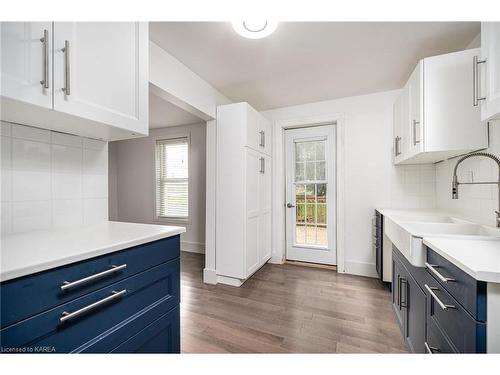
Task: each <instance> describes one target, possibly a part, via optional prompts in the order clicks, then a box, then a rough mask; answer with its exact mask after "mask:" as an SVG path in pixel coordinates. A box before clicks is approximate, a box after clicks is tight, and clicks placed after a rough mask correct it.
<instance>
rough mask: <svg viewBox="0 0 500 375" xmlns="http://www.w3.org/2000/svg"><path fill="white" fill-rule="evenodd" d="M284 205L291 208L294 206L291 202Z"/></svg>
mask: <svg viewBox="0 0 500 375" xmlns="http://www.w3.org/2000/svg"><path fill="white" fill-rule="evenodd" d="M286 206H287V207H288V208H293V207H295V205H294V204H291V203H287V204H286Z"/></svg>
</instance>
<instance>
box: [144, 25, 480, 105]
mask: <svg viewBox="0 0 500 375" xmlns="http://www.w3.org/2000/svg"><path fill="white" fill-rule="evenodd" d="M149 32H150V39H151V40H152V41H153V42H155V43H157V44H158V45H159V46H160V47H162V48H163V49H165V50H166V51H168V52H169V53H171V54H172V55H173V56H175V57H176V58H177V59H179V60H180V61H181V62H183V63H184V64H185V65H186V66H188V67H189V68H191V70H193V71H194V72H195V73H197V74H198V75H200V76H201V77H202V78H203V79H205V80H206V81H208V82H209V83H211V84H212V85H213V86H214V87H215V88H217V89H218V90H219V91H220V92H222V93H223V94H224V95H225V96H227V97H228V98H230V99H231V100H233V101H235V102H236V101H247V102H249V103H250V104H251V105H253V106H254V107H256V108H257V109H259V110H264V109H270V108H277V107H283V106H289V105H295V104H303V103H310V102H315V101H320V100H327V99H334V98H340V97H346V96H353V95H361V94H368V93H373V92H378V91H384V90H391V89H396V88H400V87H402V86H403V85H404V83H405V82H406V80H407V78H408V76H409V74H410V73H411V71H412V69H413V68H414V66H415V65H416V63H417V61H418V60H419V59H421V58H423V57H426V56H432V55H438V54H442V53H447V52H452V51H458V50H461V49H464V48H465V47H466V46H467V45H468V44H469V42H471V41H472V39H473V38H474V37H475V36H476V35H477V34H478V33H479V32H480V24H479V23H478V22H424V23H408V22H407V23H405V22H400V23H390V22H380V23H374V22H360V23H355V22H287V23H281V24H280V25H279V26H278V29H277V30H276V31H275V32H274V33H273V34H272V35H271V36H269V37H267V38H265V39H260V40H251V39H244V38H242V37H240V36H238V35H237V34H236V33H235V32H234V31H233V30H232V27H231V24H230V23H226V22H152V23H150V29H149Z"/></svg>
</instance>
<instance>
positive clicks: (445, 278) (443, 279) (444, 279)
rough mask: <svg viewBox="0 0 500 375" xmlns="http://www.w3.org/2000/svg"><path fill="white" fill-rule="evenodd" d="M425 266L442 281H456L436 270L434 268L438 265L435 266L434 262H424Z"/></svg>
mask: <svg viewBox="0 0 500 375" xmlns="http://www.w3.org/2000/svg"><path fill="white" fill-rule="evenodd" d="M425 266H426V267H427V269H429V270H430V271H431V272H432V273H433V274H434V275H436V276H437V278H438V279H439V280H441V281H442V282H443V283H449V282H450V281H457V280H455V279H452V278H450V277H444V276H443V275H441V274H440V273H439V272H438V270H437V269H436V268H438V267H439V266H436V265H435V264H429V263H427V262H425Z"/></svg>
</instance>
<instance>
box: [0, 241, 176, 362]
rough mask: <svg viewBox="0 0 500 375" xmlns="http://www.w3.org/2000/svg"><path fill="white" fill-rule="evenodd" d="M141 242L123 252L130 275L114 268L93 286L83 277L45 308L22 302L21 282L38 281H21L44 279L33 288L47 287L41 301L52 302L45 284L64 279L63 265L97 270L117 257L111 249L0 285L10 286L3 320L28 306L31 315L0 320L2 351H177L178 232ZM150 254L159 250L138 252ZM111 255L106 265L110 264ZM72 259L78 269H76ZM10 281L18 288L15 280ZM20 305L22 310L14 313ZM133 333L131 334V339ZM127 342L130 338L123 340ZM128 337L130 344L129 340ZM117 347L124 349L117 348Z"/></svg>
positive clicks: (30, 287)
mask: <svg viewBox="0 0 500 375" xmlns="http://www.w3.org/2000/svg"><path fill="white" fill-rule="evenodd" d="M172 239H174V240H172ZM147 245H148V244H145V245H140V246H137V247H134V248H130V249H127V250H125V251H122V254H123V256H126V258H127V261H128V263H127V268H128V269H129V270H133V271H134V273H133V274H130V273H127V274H126V275H122V274H119V275H116V276H115V275H112V276H111V277H109V278H106V279H105V280H103V279H98V280H96V282H95V284H93V283H89V284H87V285H85V286H84V287H83V288H82V289H78V290H75V294H74V295H73V298H69V297H67V296H64V297H62V298H60V299H59V301H60V302H63V303H57V304H56V303H54V304H53V305H52V306H49V308H48V309H46V308H45V306H46V304H47V302H45V303H38V302H37V303H36V304H35V307H38V310H35V311H33V309H34V307H33V306H30V307H24V306H25V305H29V304H30V303H31V300H30V299H29V298H27V296H25V295H23V293H22V292H21V291H22V287H23V286H24V287H26V288H27V290H28V292H29V291H31V290H35V289H36V288H39V287H40V285H37V284H34V283H31V282H27V281H26V280H29V279H30V278H33V279H32V280H43V288H42V289H40V290H47V293H49V294H50V295H49V296H48V298H47V301H49V302H50V301H54V299H55V298H59V297H57V296H56V294H54V293H53V292H52V290H56V289H59V290H60V285H61V283H62V282H63V281H64V280H65V279H67V278H68V271H67V269H71V273H73V274H75V275H83V276H89V274H88V271H89V265H90V268H91V269H94V268H95V269H96V270H97V271H99V269H101V266H102V265H105V264H113V263H115V261H116V259H117V258H118V259H119V256H117V255H116V254H114V253H113V254H108V255H105V256H102V257H98V258H95V259H92V260H88V261H84V262H79V263H75V264H72V265H68V266H65V267H60V268H57V269H53V270H48V271H44V272H42V273H39V274H37V275H34V276H28V277H23V278H20V279H18V280H16V279H14V280H10V281H8V282H7V283H6V285H4V284H1V286H0V287H1V292H2V294H3V291H4V288H6V289H7V290H8V291H9V293H7V296H8V298H6V297H5V295H3V296H2V304H5V303H7V304H9V307H8V308H6V311H8V313H9V315H8V318H7V319H6V320H2V323H8V322H10V321H12V320H16V318H15V317H18V316H21V315H25V314H26V313H27V312H30V316H28V317H25V318H24V319H22V320H19V321H17V322H15V323H11V324H5V325H2V328H1V330H0V345H1V351H2V352H4V353H5V352H20V353H37V352H49V353H109V352H113V351H119V352H134V351H142V352H151V353H178V352H179V345H178V342H179V338H178V337H179V332H180V324H179V302H180V258H179V254H180V252H179V251H180V249H179V236H175V237H172V238H167V239H164V240H159V241H155V242H153V243H151V244H149V245H150V246H152V249H153V250H154V251H152V250H151V248H148V246H147ZM135 252H137V253H136V254H135ZM157 252H159V253H164V254H163V255H162V254H154V255H153V256H152V258H151V259H148V260H145V259H143V257H144V254H146V255H150V254H153V253H157ZM141 253H142V254H143V256H142V257H141ZM123 256H122V257H123ZM110 259H111V262H113V263H109V262H110ZM122 259H123V258H122ZM79 265H81V266H82V267H83V268H84V270H85V271H81V270H78V266H79ZM95 265H97V266H95ZM124 276H126V277H124ZM16 281H17V282H19V283H20V285H21V286H18V285H16ZM50 281H52V284H53V287H52V286H51V284H50ZM15 290H17V291H18V293H17V294H13V293H12V291H15ZM70 295H71V294H70ZM38 300H40V301H42V300H43V298H41V297H38V298H37V301H38ZM42 306H43V308H44V309H43V310H41V308H42ZM19 311H21V312H22V314H19ZM167 323H168V324H167ZM133 338H135V339H134V340H132V339H133ZM131 340H132V341H131ZM127 342H128V343H129V344H127V345H125V343H127ZM132 342H135V343H136V345H135V346H134V345H133V344H132ZM139 342H141V344H139ZM122 345H124V346H122ZM120 347H122V348H124V349H123V350H116V349H117V348H120ZM134 347H135V348H136V350H134Z"/></svg>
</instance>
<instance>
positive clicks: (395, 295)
mask: <svg viewBox="0 0 500 375" xmlns="http://www.w3.org/2000/svg"><path fill="white" fill-rule="evenodd" d="M394 253H395V252H394V251H393V255H392V289H391V290H392V292H391V293H392V308H393V310H394V313H395V314H396V320H397V322H398V324H399V328H400V329H401V333H402V334H403V335H405V331H406V329H405V321H406V317H405V314H406V310H405V306H404V296H403V291H404V289H403V288H402V284H403V283H404V269H403V265H402V263H401V262H400V261H399V259H398V257H397V256H396V255H395V254H394Z"/></svg>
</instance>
